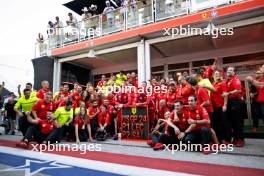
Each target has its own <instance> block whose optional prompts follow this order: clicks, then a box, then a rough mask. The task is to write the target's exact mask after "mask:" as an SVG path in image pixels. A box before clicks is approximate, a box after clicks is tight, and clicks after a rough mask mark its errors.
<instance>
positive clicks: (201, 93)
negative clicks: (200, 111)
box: [197, 87, 213, 112]
mask: <svg viewBox="0 0 264 176" xmlns="http://www.w3.org/2000/svg"><path fill="white" fill-rule="evenodd" d="M207 100H209V103H210V104H209V105H208V106H206V107H205V109H206V110H207V112H213V107H212V103H211V101H210V97H209V94H208V91H207V89H205V88H202V87H199V88H198V91H197V101H198V105H201V104H202V103H203V102H205V101H207Z"/></svg>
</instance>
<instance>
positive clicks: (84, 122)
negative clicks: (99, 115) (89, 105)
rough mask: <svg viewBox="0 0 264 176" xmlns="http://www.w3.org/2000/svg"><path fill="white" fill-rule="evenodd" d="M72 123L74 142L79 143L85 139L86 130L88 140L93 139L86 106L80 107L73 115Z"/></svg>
mask: <svg viewBox="0 0 264 176" xmlns="http://www.w3.org/2000/svg"><path fill="white" fill-rule="evenodd" d="M74 124H75V137H76V143H80V141H82V142H83V141H87V132H88V135H89V140H90V141H92V140H93V138H92V134H91V125H90V119H89V118H88V115H87V110H86V107H80V112H79V113H78V115H77V116H76V117H75V119H74Z"/></svg>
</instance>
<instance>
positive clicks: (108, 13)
mask: <svg viewBox="0 0 264 176" xmlns="http://www.w3.org/2000/svg"><path fill="white" fill-rule="evenodd" d="M105 4H106V7H105V9H104V11H103V14H106V18H107V21H108V27H110V28H111V27H112V26H113V23H114V22H113V21H114V14H113V11H114V10H115V8H114V7H113V6H111V4H110V1H105Z"/></svg>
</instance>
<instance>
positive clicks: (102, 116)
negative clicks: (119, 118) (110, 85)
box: [98, 111, 111, 125]
mask: <svg viewBox="0 0 264 176" xmlns="http://www.w3.org/2000/svg"><path fill="white" fill-rule="evenodd" d="M105 123H106V124H107V125H110V123H111V117H110V114H109V113H108V111H105V112H100V113H99V114H98V124H101V125H104V124H105Z"/></svg>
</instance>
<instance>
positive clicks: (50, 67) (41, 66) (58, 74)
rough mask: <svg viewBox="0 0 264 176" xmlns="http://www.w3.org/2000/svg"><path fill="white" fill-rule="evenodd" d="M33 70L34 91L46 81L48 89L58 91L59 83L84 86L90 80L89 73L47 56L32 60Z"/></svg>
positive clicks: (81, 68) (87, 70)
mask: <svg viewBox="0 0 264 176" xmlns="http://www.w3.org/2000/svg"><path fill="white" fill-rule="evenodd" d="M32 64H33V68H34V89H35V90H39V89H40V88H41V81H43V80H47V81H49V83H50V89H53V91H54V92H55V91H58V89H59V86H60V83H61V82H72V83H74V82H79V83H80V84H82V85H86V83H87V82H89V81H92V80H91V71H90V70H89V69H85V68H83V67H80V66H76V65H73V64H71V63H67V62H65V63H62V64H61V63H58V60H56V59H53V58H51V57H48V56H44V57H40V58H36V59H33V60H32Z"/></svg>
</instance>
